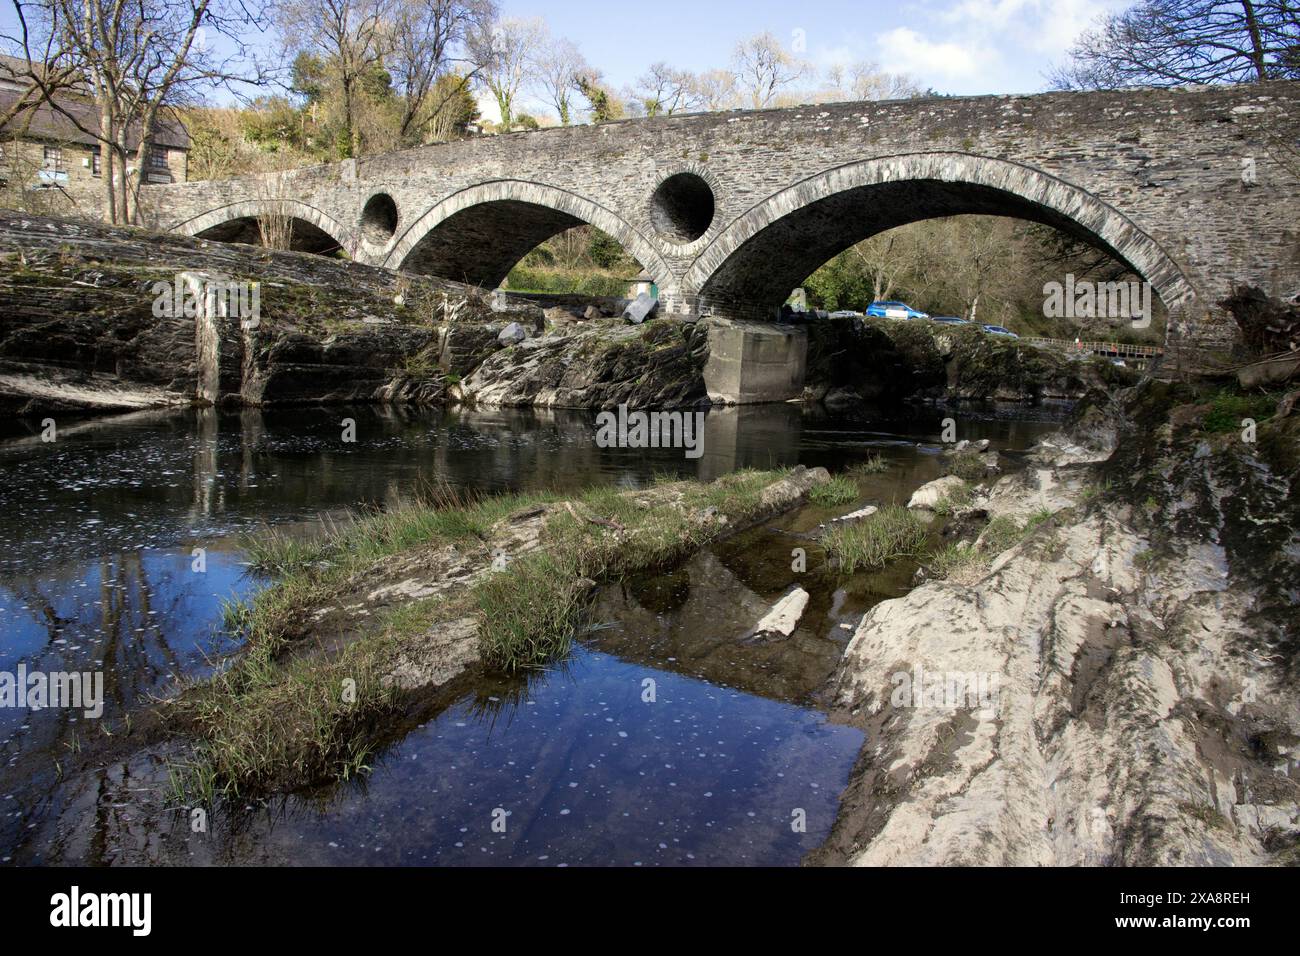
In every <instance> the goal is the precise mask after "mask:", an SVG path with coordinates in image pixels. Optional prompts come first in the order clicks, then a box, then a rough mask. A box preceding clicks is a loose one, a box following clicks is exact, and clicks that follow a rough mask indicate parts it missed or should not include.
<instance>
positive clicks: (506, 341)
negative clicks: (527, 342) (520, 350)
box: [497, 322, 528, 345]
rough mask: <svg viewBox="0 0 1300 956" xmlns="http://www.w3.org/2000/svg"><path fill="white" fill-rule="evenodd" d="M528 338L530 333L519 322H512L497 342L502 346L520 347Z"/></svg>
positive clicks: (498, 337)
mask: <svg viewBox="0 0 1300 956" xmlns="http://www.w3.org/2000/svg"><path fill="white" fill-rule="evenodd" d="M526 338H528V332H527V331H526V330H525V329H524V327H523V326H522V325H520V324H519V323H518V322H511V323H510V324H509V325H507V326H506V327H505V328H504V329H502V330H501V332H500V333H499V334H498V335H497V342H499V343H500V344H502V345H518V344H519V343H520V342H522V341H523V340H524V339H526Z"/></svg>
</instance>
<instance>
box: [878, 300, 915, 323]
mask: <svg viewBox="0 0 1300 956" xmlns="http://www.w3.org/2000/svg"><path fill="white" fill-rule="evenodd" d="M867 315H869V316H871V317H873V318H876V319H928V318H929V317H930V314H929V313H928V312H918V311H917V310H916V309H914V308H912V307H911V306H910V305H908V304H907V303H906V302H892V301H891V302H873V303H871V304H870V305H869V306H867Z"/></svg>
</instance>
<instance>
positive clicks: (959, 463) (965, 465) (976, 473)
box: [944, 448, 989, 482]
mask: <svg viewBox="0 0 1300 956" xmlns="http://www.w3.org/2000/svg"><path fill="white" fill-rule="evenodd" d="M944 471H945V472H946V473H947V474H950V475H956V476H957V477H958V478H962V479H964V480H966V481H973V482H979V481H983V480H984V479H985V478H987V477H988V474H989V469H988V465H987V464H986V463H985V457H984V456H983V455H981V454H980V453H979V452H978V451H976V450H975V449H973V448H967V449H965V450H964V451H959V452H954V453H953V454H951V455H949V456H948V457H947V461H946V462H945V463H944Z"/></svg>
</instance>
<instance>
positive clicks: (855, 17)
mask: <svg viewBox="0 0 1300 956" xmlns="http://www.w3.org/2000/svg"><path fill="white" fill-rule="evenodd" d="M499 2H500V5H501V8H502V11H503V13H504V14H505V15H509V16H520V17H532V16H540V17H542V18H543V19H545V20H546V22H547V23H548V24H549V25H550V27H551V31H552V33H554V34H556V35H558V36H565V37H568V38H569V39H571V40H573V41H574V42H575V43H576V44H577V45H578V48H579V49H580V50H582V52H583V54H584V55H585V56H586V57H587V60H588V61H589V62H590V63H592V64H593V65H594V66H596V67H597V68H598V69H600V70H602V71H603V72H604V74H605V77H606V79H607V81H608V82H609V83H610V85H611V86H613V87H614V88H615V89H619V90H621V89H622V88H623V87H624V86H625V85H633V84H635V81H636V79H637V77H638V76H640V75H641V74H642V73H643V72H644V71H645V68H646V66H648V65H649V64H651V63H654V62H656V61H659V60H663V61H665V62H667V63H668V64H669V65H671V66H675V67H680V68H685V69H689V70H692V71H697V72H698V71H701V70H708V69H713V68H716V67H724V66H727V65H728V64H729V62H730V60H731V55H732V51H733V50H734V48H735V46H736V43H737V42H738V41H740V40H741V39H743V38H745V37H747V36H751V35H753V34H755V33H762V32H764V31H768V32H771V33H772V34H773V35H774V36H776V37H777V38H778V39H780V40H782V41H784V42H785V43H787V44H788V45H789V48H790V49H791V52H792V53H797V55H798V56H800V58H801V59H805V60H808V61H809V62H811V63H812V64H813V65H814V66H816V67H817V68H818V69H820V70H825V68H827V67H829V66H831V65H833V64H836V63H839V64H844V65H848V64H850V63H853V62H857V61H861V60H874V61H875V62H876V63H878V64H879V65H880V66H881V68H882V69H884V70H886V71H887V72H890V73H908V74H911V75H912V76H913V78H915V79H916V80H917V81H918V82H919V84H920V86H921V87H922V88H933V89H934V90H936V91H938V92H940V93H954V94H978V93H1035V92H1041V91H1042V90H1044V89H1046V88H1047V86H1048V79H1047V74H1048V72H1049V70H1050V69H1051V67H1052V66H1053V65H1055V64H1059V63H1061V62H1063V61H1064V60H1065V53H1066V51H1067V50H1068V49H1069V47H1070V45H1071V44H1072V42H1073V41H1074V39H1075V38H1076V37H1077V36H1078V35H1079V33H1080V32H1082V31H1083V30H1084V29H1085V28H1087V27H1088V26H1089V25H1090V24H1091V23H1092V22H1093V21H1094V20H1095V19H1096V18H1097V17H1098V16H1100V15H1101V14H1103V13H1106V12H1110V11H1113V10H1118V9H1122V8H1124V7H1126V6H1129V5H1131V2H1132V0H802V2H798V3H792V2H790V0H650V2H644V0H642V2H636V3H633V2H627V0H499ZM800 46H802V49H801V50H800V49H799V47H800ZM485 105H487V104H485ZM489 118H491V117H489Z"/></svg>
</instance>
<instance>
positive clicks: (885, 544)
mask: <svg viewBox="0 0 1300 956" xmlns="http://www.w3.org/2000/svg"><path fill="white" fill-rule="evenodd" d="M929 534H930V531H929V528H928V527H927V526H926V524H925V522H924V521H922V520H921V519H920V518H918V517H917V516H916V515H915V514H913V513H912V512H911V511H908V510H907V509H906V508H904V507H901V506H900V505H886V506H885V507H883V508H881V509H880V510H879V511H877V512H876V513H875V514H873V515H872V516H871V517H870V518H867V519H866V520H865V521H860V522H858V523H856V524H851V525H837V526H836V527H834V528H832V529H831V530H830V531H828V532H827V533H826V536H825V537H824V538H823V539H822V544H823V546H824V547H825V548H826V550H827V552H828V553H829V554H830V555H831V556H832V557H834V558H835V559H836V560H837V561H838V562H839V566H840V570H842V571H845V572H849V573H851V572H853V571H856V570H858V569H859V568H883V567H884V566H885V565H886V564H887V563H888V562H890V561H892V560H894V559H895V558H902V557H915V556H916V555H918V554H919V553H920V551H921V546H922V545H924V544H925V541H926V539H927V538H928V537H929Z"/></svg>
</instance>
